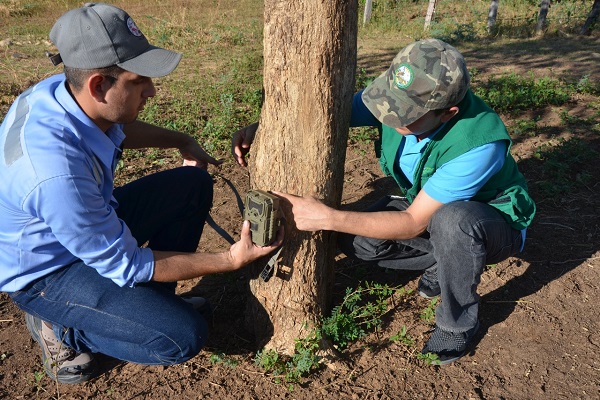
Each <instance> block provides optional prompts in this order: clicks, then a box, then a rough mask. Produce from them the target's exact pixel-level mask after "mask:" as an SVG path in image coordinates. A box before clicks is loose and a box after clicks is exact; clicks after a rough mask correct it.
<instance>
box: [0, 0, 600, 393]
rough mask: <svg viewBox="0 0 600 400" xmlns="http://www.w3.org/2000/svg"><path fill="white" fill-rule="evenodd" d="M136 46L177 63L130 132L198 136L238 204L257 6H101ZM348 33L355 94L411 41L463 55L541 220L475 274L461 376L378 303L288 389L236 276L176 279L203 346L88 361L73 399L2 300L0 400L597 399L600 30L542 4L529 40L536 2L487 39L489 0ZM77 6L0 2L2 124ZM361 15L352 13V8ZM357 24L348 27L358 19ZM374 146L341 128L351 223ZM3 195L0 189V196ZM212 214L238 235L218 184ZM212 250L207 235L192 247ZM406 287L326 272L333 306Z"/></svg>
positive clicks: (404, 314) (392, 277) (393, 310)
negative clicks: (430, 357)
mask: <svg viewBox="0 0 600 400" xmlns="http://www.w3.org/2000/svg"><path fill="white" fill-rule="evenodd" d="M113 3H114V4H116V5H118V6H120V7H122V8H124V9H126V10H127V11H128V12H129V13H130V14H131V15H132V16H133V17H134V19H135V21H136V23H137V24H138V25H139V26H140V28H141V29H142V31H143V32H144V33H145V34H146V35H147V36H148V37H149V38H150V41H151V42H153V43H156V44H158V45H161V46H165V47H168V48H172V49H175V50H178V51H180V52H182V53H183V54H184V58H183V61H182V62H181V64H180V65H179V67H178V68H177V69H176V70H175V72H173V73H172V74H171V75H169V76H168V77H165V78H161V79H158V80H156V81H155V83H156V85H157V89H158V93H157V96H156V97H155V98H154V99H153V100H152V101H151V102H149V104H148V106H147V107H146V109H145V111H144V114H143V116H142V118H143V119H144V120H146V121H150V122H154V123H157V124H161V125H165V126H169V127H172V128H174V129H179V130H182V131H184V132H187V133H189V134H191V135H195V136H196V137H197V139H198V140H199V141H200V142H201V143H202V144H203V146H204V147H205V148H206V149H207V150H208V151H210V152H211V153H213V154H214V155H215V156H218V157H222V158H224V159H226V161H225V163H224V164H223V165H222V166H221V168H220V169H219V170H218V171H217V170H213V171H211V172H218V173H219V174H220V175H223V176H225V177H227V178H228V179H230V180H231V181H232V182H233V183H234V184H235V185H236V186H237V187H238V189H239V190H240V192H241V193H243V192H244V191H245V190H246V189H247V188H248V176H247V172H246V171H245V170H243V169H241V168H239V167H236V166H234V165H233V162H232V161H231V158H230V157H229V155H228V151H229V149H228V148H229V138H230V136H231V133H232V132H233V131H235V130H236V129H238V128H240V127H242V126H244V125H246V124H248V123H250V122H253V121H255V120H256V119H257V118H258V116H259V114H260V89H261V86H262V85H261V80H262V78H261V77H262V23H263V16H262V13H263V8H262V2H260V1H256V0H238V1H231V0H224V1H207V0H196V1H193V0H189V1H183V0H164V1H157V0H146V1H140V0H131V1H115V2H113ZM374 3H375V4H374V9H373V16H372V19H371V21H370V22H369V24H368V25H366V26H363V25H362V24H361V26H360V27H359V37H358V46H359V47H358V69H357V88H360V87H362V86H363V85H364V84H365V83H366V82H368V80H369V79H371V78H373V77H374V76H376V75H378V74H379V73H380V72H382V71H383V70H384V69H385V68H387V67H388V66H389V63H390V61H391V59H392V58H393V56H394V55H395V54H396V53H397V51H398V50H399V49H400V48H402V47H403V46H404V45H406V44H408V43H409V42H411V41H413V40H415V39H421V38H425V37H438V38H441V39H444V40H447V41H449V42H451V43H452V44H454V45H455V46H456V47H457V48H458V49H459V50H461V51H462V52H463V54H464V55H465V58H466V60H467V63H468V66H469V69H470V71H471V74H472V77H473V88H474V90H475V91H476V93H478V94H479V95H480V96H482V97H484V98H485V99H486V100H487V101H488V102H489V103H490V104H492V105H493V106H494V107H495V108H496V109H497V110H498V111H499V112H500V114H501V116H502V118H503V120H504V121H505V123H506V124H507V126H508V127H509V130H510V132H511V135H512V137H513V139H514V142H515V144H514V147H513V154H514V155H515V158H516V159H517V160H518V162H519V164H520V168H521V170H522V171H523V172H524V174H525V175H526V177H527V179H528V183H529V186H530V189H531V192H532V194H533V195H534V198H535V199H536V201H537V204H538V214H537V216H536V219H535V221H534V223H533V225H532V227H531V228H530V229H529V231H528V239H527V244H526V248H525V251H524V252H523V253H522V254H520V255H519V257H514V258H510V259H509V260H506V261H505V262H503V263H500V264H497V265H494V266H490V267H489V269H488V270H487V271H485V273H484V274H483V276H482V283H481V285H480V287H479V293H480V295H481V296H482V299H481V301H482V303H481V324H482V330H481V332H480V333H479V334H478V336H477V338H476V341H475V342H476V343H475V346H474V348H473V350H472V351H471V353H470V354H469V355H468V356H466V357H464V358H463V359H462V360H461V361H460V362H458V363H456V364H454V365H451V366H447V367H435V366H431V365H429V364H428V363H427V362H426V361H425V360H420V359H418V357H417V355H416V354H417V353H418V352H419V351H420V349H421V347H422V345H423V343H424V341H425V340H426V339H427V337H428V330H429V329H430V328H431V323H432V320H431V318H430V315H429V314H430V311H431V309H432V305H431V304H430V303H429V302H428V301H426V300H424V299H422V298H420V297H418V296H417V295H416V294H414V293H411V294H409V295H406V296H403V297H401V298H400V299H396V301H394V302H393V303H390V305H389V308H388V309H387V312H386V314H385V315H384V316H383V318H382V321H381V324H380V325H379V326H378V327H377V329H376V330H373V329H371V330H367V331H366V332H365V333H366V335H365V336H364V337H362V338H361V339H359V340H356V341H353V342H352V343H350V344H349V346H348V348H347V349H344V350H343V351H342V358H340V359H339V360H337V361H336V362H334V363H332V364H330V365H328V366H323V368H322V369H320V370H319V371H314V372H313V373H311V374H309V375H307V376H305V377H303V378H302V379H301V380H300V381H299V382H292V383H290V382H285V377H282V376H273V375H272V374H268V373H266V372H265V370H264V368H262V367H261V366H260V365H257V364H256V363H255V361H254V360H255V356H256V353H257V351H258V350H260V349H256V348H254V346H253V344H252V343H253V340H252V337H251V335H250V334H249V333H248V332H246V331H245V329H244V324H243V320H244V318H245V317H246V316H245V315H243V314H242V312H241V310H243V309H244V303H245V299H246V296H247V295H248V284H247V277H246V275H245V273H244V271H241V272H238V273H235V274H225V275H219V276H214V277H210V278H204V279H201V280H194V281H187V282H182V283H181V284H180V286H179V291H180V292H181V293H189V292H192V293H198V294H201V295H204V296H207V297H208V298H210V300H211V301H212V303H213V304H214V305H215V306H216V309H215V313H214V315H213V318H212V321H211V332H212V335H211V337H210V339H209V345H208V347H207V348H206V350H204V351H203V352H202V353H201V354H200V355H199V356H198V357H196V358H194V359H193V360H191V361H189V362H187V363H185V364H182V365H178V366H173V367H169V368H163V367H145V366H139V365H134V364H125V363H118V362H116V361H114V360H110V359H107V358H106V357H101V356H100V358H101V360H102V363H103V366H104V367H105V369H106V372H105V373H104V374H103V375H101V376H100V377H98V378H96V379H94V380H93V381H91V382H88V383H86V384H83V385H79V386H75V387H71V386H64V385H57V384H55V383H54V382H52V381H50V380H49V379H48V378H47V377H45V376H44V374H43V372H42V371H43V370H42V367H41V364H40V363H39V354H38V353H39V349H38V347H37V345H36V344H35V343H34V342H33V341H32V340H31V338H30V337H29V334H28V333H27V330H26V328H25V324H24V320H23V315H22V313H21V312H20V311H19V310H18V309H17V308H16V307H15V306H14V305H13V304H12V303H11V302H10V300H9V298H8V296H7V295H5V294H0V398H7V399H18V398H24V399H28V398H40V399H50V398H62V399H88V398H98V399H164V398H168V397H170V398H173V399H199V398H206V399H266V398H277V399H279V398H289V399H314V398H331V399H337V398H340V399H341V398H343V399H346V398H356V399H403V398H417V399H434V398H435V399H438V398H452V399H471V398H473V399H502V398H505V399H533V398H547V399H563V398H564V399H566V398H568V399H588V398H599V397H600V388H599V385H598V382H599V381H600V362H599V361H598V358H597V357H596V356H595V355H596V354H598V352H600V348H599V347H600V335H599V334H598V330H599V328H600V323H599V321H598V313H597V310H596V302H595V298H596V297H597V295H598V293H599V290H598V287H599V285H600V283H599V282H600V261H599V256H600V254H599V244H600V240H599V238H600V224H599V222H598V218H599V216H598V210H599V209H600V205H599V202H600V201H599V200H598V194H599V185H598V183H597V182H598V179H599V177H600V166H599V163H598V160H599V157H598V154H599V151H600V86H599V84H598V82H600V68H599V65H600V64H599V63H600V34H599V31H600V27H596V29H595V30H594V31H592V34H591V35H590V36H579V35H577V32H579V28H580V27H581V25H582V24H583V22H584V20H585V18H586V17H587V13H588V12H589V9H590V7H591V1H585V2H583V1H561V2H557V3H555V4H553V5H552V8H551V9H550V12H549V15H548V26H547V29H546V33H545V35H544V36H543V37H535V36H534V35H533V30H534V28H535V22H536V18H537V11H538V10H537V7H538V5H537V1H535V2H534V1H523V0H519V1H517V0H514V1H506V2H504V1H503V2H500V7H499V15H498V23H497V26H496V29H495V30H494V31H493V32H492V33H491V34H488V33H487V32H486V17H487V11H488V7H489V2H488V1H470V2H462V1H461V2H458V1H441V2H439V4H438V6H437V14H436V18H435V21H434V24H433V25H432V27H431V29H430V31H428V32H423V30H422V27H423V20H424V16H425V12H426V9H427V2H426V1H408V0H400V1H396V0H394V1H392V0H385V1H377V0H375V2H374ZM81 4H82V3H81V2H76V1H50V0H42V1H23V0H0V117H3V116H4V115H5V113H6V111H7V110H8V107H9V106H10V104H11V103H12V101H13V100H14V98H15V97H16V96H17V95H18V94H19V93H20V92H21V91H23V90H24V89H25V88H27V87H28V86H30V85H31V84H34V83H35V82H37V81H39V80H40V79H42V78H44V77H46V76H49V75H51V74H54V73H57V72H60V69H58V68H56V67H53V66H52V65H51V63H50V62H49V61H48V60H47V59H46V57H45V55H44V54H45V52H46V51H48V52H54V51H55V49H54V48H53V47H52V44H51V43H50V42H49V41H48V37H47V33H48V31H49V29H50V27H51V26H52V24H53V23H54V21H55V20H56V18H58V16H60V15H61V14H62V13H63V12H65V11H67V10H68V9H71V8H74V7H77V6H79V5H81ZM362 5H363V3H362V2H361V3H360V4H359V9H362ZM359 19H360V20H362V15H361V17H360V18H359ZM373 136H374V132H372V131H370V130H364V129H362V130H359V129H355V130H352V131H351V134H350V141H349V146H348V151H347V156H346V178H345V189H344V196H343V204H342V207H345V208H347V209H360V208H362V207H364V205H365V204H368V203H369V202H371V201H373V200H375V199H377V198H378V197H379V196H381V195H383V194H384V193H386V192H388V191H390V190H392V189H393V183H392V182H390V181H389V179H387V178H385V177H383V175H382V174H381V171H380V170H379V168H378V166H377V160H376V159H375V158H374V155H373V154H372V151H371V149H372V144H371V139H372V138H373ZM179 163H180V160H179V159H178V157H177V154H176V153H175V152H172V151H155V150H149V151H136V152H128V153H127V154H126V157H125V159H124V162H123V165H122V166H121V168H120V170H119V173H118V179H117V181H118V184H122V183H125V182H127V181H129V180H131V179H134V178H136V177H139V176H142V175H145V174H148V173H151V172H154V171H157V170H161V169H164V168H171V167H173V166H176V165H179ZM2 190H8V189H7V188H2ZM213 216H214V218H215V220H216V221H217V222H219V223H220V224H221V225H222V226H223V227H224V228H225V229H227V230H228V231H229V232H231V233H233V234H234V235H235V234H238V232H239V225H240V222H241V220H240V217H239V214H238V211H237V206H236V202H235V199H234V197H233V194H232V193H231V191H230V190H229V189H228V187H227V186H226V185H225V184H224V182H223V180H222V179H219V178H218V177H215V202H214V209H213ZM226 246H227V243H226V242H225V241H224V240H223V239H221V238H220V237H219V236H218V235H217V234H216V233H214V232H213V231H212V230H211V229H210V228H208V227H207V228H206V230H205V234H204V235H203V238H202V241H201V243H200V249H201V250H212V251H214V250H218V249H223V248H225V247H226ZM417 279H418V277H417V276H414V275H403V274H398V273H392V272H388V271H384V270H377V269H373V268H372V267H370V266H368V265H360V264H356V263H351V262H349V261H348V260H346V259H344V258H343V257H340V258H339V260H337V265H336V286H335V293H334V304H341V302H342V300H343V298H344V295H345V292H346V288H348V287H349V288H351V289H356V288H358V287H360V286H361V285H364V284H365V282H376V283H378V284H383V285H389V286H393V287H397V286H403V287H405V288H406V289H408V290H411V289H415V288H416V282H417Z"/></svg>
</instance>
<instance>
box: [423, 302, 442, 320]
mask: <svg viewBox="0 0 600 400" xmlns="http://www.w3.org/2000/svg"><path fill="white" fill-rule="evenodd" d="M439 300H440V299H439V297H435V298H433V299H431V300H430V301H429V304H428V305H427V307H425V308H424V309H423V310H422V311H421V319H422V320H423V321H425V322H427V323H430V324H431V323H433V321H434V320H435V308H436V307H437V304H438V302H439Z"/></svg>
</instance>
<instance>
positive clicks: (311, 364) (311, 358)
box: [254, 329, 321, 383]
mask: <svg viewBox="0 0 600 400" xmlns="http://www.w3.org/2000/svg"><path fill="white" fill-rule="evenodd" d="M320 341H321V333H320V331H319V330H318V329H315V330H313V331H312V333H311V334H310V335H309V336H307V337H306V338H303V339H296V345H295V352H294V355H293V356H291V357H287V356H284V355H281V354H279V353H277V351H275V350H272V349H269V350H263V351H259V352H258V353H257V354H256V357H255V359H254V361H255V363H256V364H257V365H259V366H260V367H262V368H263V369H264V370H265V372H266V373H268V374H270V375H272V376H273V377H274V378H275V382H276V383H282V382H285V383H297V382H299V381H300V380H301V378H302V377H305V376H307V375H308V374H310V373H311V372H313V371H315V370H317V369H319V368H320V364H319V361H320V357H319V356H318V355H317V351H318V350H319V346H320Z"/></svg>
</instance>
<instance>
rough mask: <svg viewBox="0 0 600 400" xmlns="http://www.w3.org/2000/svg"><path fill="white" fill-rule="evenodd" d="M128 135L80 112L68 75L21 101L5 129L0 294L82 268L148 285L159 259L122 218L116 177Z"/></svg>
mask: <svg viewBox="0 0 600 400" xmlns="http://www.w3.org/2000/svg"><path fill="white" fill-rule="evenodd" d="M124 138H125V135H124V133H123V130H122V126H121V125H114V126H113V127H111V128H110V129H109V130H108V131H107V132H106V133H105V132H103V131H102V130H100V129H99V128H98V127H97V126H96V125H95V124H94V123H93V122H92V120H90V119H89V118H88V117H87V115H86V114H85V113H84V112H83V111H82V110H81V109H80V108H79V106H78V105H77V103H76V102H75V100H74V99H73V97H72V96H71V95H70V93H69V92H68V90H67V88H66V86H65V77H64V75H62V74H60V75H55V76H52V77H50V78H48V79H46V80H44V81H42V82H40V83H38V84H37V85H35V86H33V87H32V88H30V89H28V90H27V91H25V92H24V93H23V94H21V96H19V97H18V98H17V100H16V101H15V103H14V104H13V105H12V107H11V108H10V110H9V111H8V114H7V115H6V117H5V118H4V121H3V122H2V125H1V126H0V182H2V187H1V189H0V290H1V291H5V292H13V291H16V290H19V289H21V288H23V287H25V286H26V285H27V284H29V283H30V282H32V281H34V280H35V279H37V278H39V277H42V276H45V275H47V274H48V273H50V272H52V271H55V270H57V269H60V268H62V267H64V266H66V265H69V264H71V263H73V262H75V261H77V260H82V261H83V262H84V263H85V264H86V265H88V266H89V267H91V268H94V269H96V270H97V271H98V273H99V274H100V275H102V276H105V277H107V278H109V279H112V280H113V281H114V282H115V283H116V284H118V285H120V286H125V285H128V286H133V285H135V284H136V283H138V282H147V281H149V280H150V279H151V277H152V274H153V271H154V257H153V254H152V251H151V250H150V249H148V248H140V247H138V245H137V242H136V240H135V238H133V236H132V235H131V232H130V231H129V228H128V227H127V226H126V225H125V223H124V222H123V221H122V220H120V219H119V218H118V217H117V214H116V212H115V209H116V208H117V202H116V200H115V199H114V198H113V196H112V192H113V188H114V182H113V180H114V171H115V167H116V163H117V162H118V159H119V156H120V153H121V150H120V145H121V143H122V142H123V140H124Z"/></svg>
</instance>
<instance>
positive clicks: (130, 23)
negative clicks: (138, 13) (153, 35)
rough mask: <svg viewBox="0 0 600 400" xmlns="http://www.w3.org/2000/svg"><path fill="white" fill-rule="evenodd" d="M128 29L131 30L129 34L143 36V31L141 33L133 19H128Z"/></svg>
mask: <svg viewBox="0 0 600 400" xmlns="http://www.w3.org/2000/svg"><path fill="white" fill-rule="evenodd" d="M127 27H128V28H129V32H131V33H133V34H134V35H135V36H142V31H140V29H139V28H138V27H137V25H136V24H135V22H133V20H132V19H131V17H129V18H127Z"/></svg>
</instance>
